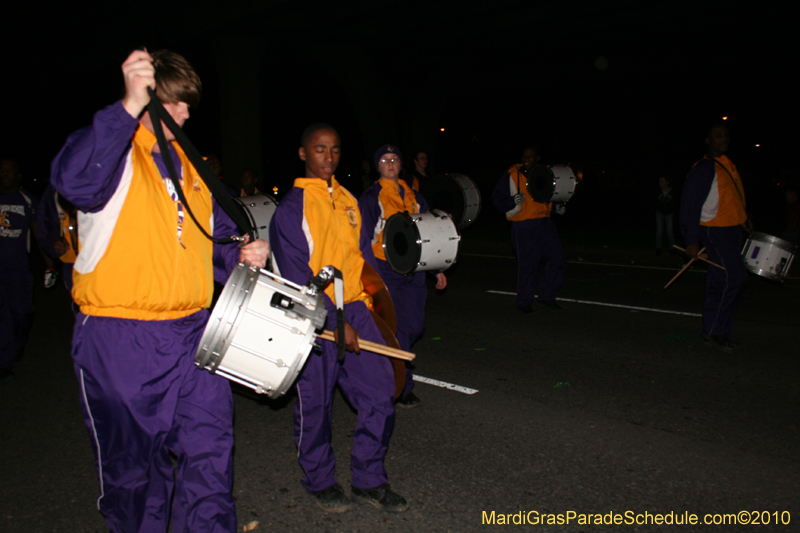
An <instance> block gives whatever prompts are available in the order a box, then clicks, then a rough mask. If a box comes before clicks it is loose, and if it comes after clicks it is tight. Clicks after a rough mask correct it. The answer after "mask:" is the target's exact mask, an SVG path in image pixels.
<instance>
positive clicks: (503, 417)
mask: <svg viewBox="0 0 800 533" xmlns="http://www.w3.org/2000/svg"><path fill="white" fill-rule="evenodd" d="M476 226H477V227H476V228H467V229H466V230H465V231H464V232H463V240H462V249H461V254H460V256H459V260H458V263H457V264H456V266H455V267H453V268H452V269H451V270H449V271H448V272H447V274H448V276H449V286H448V288H447V289H446V291H444V292H443V293H441V294H437V293H435V291H431V292H430V295H429V301H428V312H427V322H426V324H427V326H426V330H425V334H424V336H423V338H422V339H421V340H420V341H419V342H418V343H417V344H416V345H415V347H414V351H415V353H416V354H417V362H416V373H417V374H418V375H420V376H424V377H427V378H431V379H435V380H439V381H442V382H446V383H450V384H453V385H457V386H460V387H462V388H468V389H474V390H477V392H475V393H473V394H467V393H465V392H461V391H458V390H453V389H451V388H446V387H438V386H433V385H429V384H425V383H418V384H417V386H416V389H415V391H416V393H417V395H418V396H419V397H420V398H421V399H422V403H421V405H419V406H418V407H417V408H415V409H409V410H400V409H399V410H398V412H397V419H396V426H395V431H394V435H393V437H392V441H391V446H390V449H389V454H388V457H387V460H386V467H387V470H388V472H389V478H390V481H391V483H392V487H393V488H394V490H396V491H397V492H398V493H400V494H402V495H404V496H405V497H406V498H407V499H408V500H409V501H410V504H411V507H410V509H409V510H408V511H407V512H405V513H403V514H399V515H395V514H388V513H383V512H380V511H378V510H377V509H374V508H372V507H368V506H361V507H356V508H355V509H353V510H351V511H350V512H348V513H345V514H342V515H329V514H325V513H324V512H322V511H321V510H320V509H319V508H318V507H317V506H316V504H315V503H314V501H313V500H312V499H311V498H310V497H309V496H308V495H307V494H305V493H304V490H303V489H302V487H301V485H300V483H299V480H300V478H301V477H302V472H301V470H300V467H299V466H298V464H297V457H296V449H295V446H294V442H293V438H292V411H293V407H294V404H295V397H294V396H293V395H292V394H289V395H287V396H286V397H284V398H281V399H279V400H270V399H267V398H265V397H263V396H259V395H256V394H255V393H253V392H251V391H249V390H246V389H243V388H240V387H238V386H236V387H234V391H235V395H234V397H235V406H236V415H235V416H236V419H235V427H236V453H235V487H234V491H235V496H236V499H237V509H238V518H239V530H240V531H241V529H242V527H243V526H245V525H247V524H252V523H253V522H257V523H258V524H257V526H256V529H254V531H365V532H366V531H370V532H372V531H443V532H444V531H453V532H459V531H480V530H485V529H496V528H497V527H498V526H497V525H494V526H492V525H490V524H491V523H494V524H501V523H503V522H504V521H507V522H510V525H508V526H506V527H508V528H513V529H518V528H522V530H525V531H542V532H546V531H559V532H560V531H569V532H596V531H671V530H684V531H720V532H722V531H787V532H788V531H798V530H800V528H799V526H798V524H800V505H799V504H798V500H799V498H798V495H800V461H799V460H798V456H800V453H798V452H800V438H799V437H800V431H798V405H799V402H798V400H800V395H799V394H798V392H800V379H798V378H800V375H799V374H800V372H799V370H800V364H799V363H798V356H797V354H798V347H797V337H798V331H800V312H799V309H800V307H799V306H798V303H799V302H800V292H799V291H798V289H800V281H799V280H798V279H797V277H793V278H791V279H789V280H787V281H786V282H785V283H784V284H777V283H774V282H770V281H767V280H765V279H763V278H758V277H756V276H753V275H751V276H750V277H749V279H748V285H747V288H746V292H745V294H744V298H743V301H742V304H741V308H740V312H739V314H738V317H737V324H736V334H735V340H736V341H738V342H740V343H741V345H742V346H741V348H740V349H739V350H738V351H736V352H734V353H732V354H726V353H722V352H720V351H716V350H714V349H713V348H711V347H708V346H706V345H704V343H703V342H702V340H701V339H700V338H699V332H700V318H699V317H698V316H697V315H698V314H699V313H700V312H701V307H702V301H703V287H704V278H705V276H704V271H705V270H704V267H702V266H701V267H697V268H693V269H692V270H690V271H688V272H687V273H685V274H684V275H683V276H682V277H681V278H679V279H678V281H676V283H675V285H674V286H673V287H670V288H669V289H668V290H667V291H663V290H662V287H663V286H664V284H665V283H666V282H667V281H668V280H669V279H670V278H671V277H672V276H673V275H674V274H675V273H676V272H677V270H678V268H679V267H680V264H681V260H680V258H678V257H676V256H671V255H667V256H662V257H655V256H654V255H653V250H652V248H651V247H649V246H644V245H643V244H642V245H637V244H636V243H637V242H640V243H641V242H642V240H641V239H638V237H636V236H634V237H632V238H630V239H627V238H610V237H609V239H608V243H607V244H604V238H603V237H604V236H603V235H602V234H600V233H597V232H596V233H593V234H591V235H588V236H587V234H586V233H581V234H579V233H578V232H574V231H570V230H569V228H567V229H566V230H564V231H563V232H562V240H563V241H564V244H565V249H566V250H567V254H568V258H569V263H568V267H567V280H566V282H565V283H564V286H563V289H562V291H561V292H560V295H559V296H560V297H561V298H562V300H561V305H562V307H563V308H564V310H563V311H562V312H559V313H553V312H551V311H549V310H546V309H540V308H537V309H535V311H534V313H532V314H530V315H524V314H520V313H518V312H516V310H515V309H514V296H513V295H512V294H513V293H514V291H515V285H516V274H515V267H516V263H515V260H514V258H513V254H512V252H511V248H510V245H509V243H508V231H507V227H506V226H503V225H501V224H500V223H497V224H494V223H491V224H485V225H483V226H480V225H477V224H476ZM626 242H627V244H626ZM631 242H632V243H633V244H630V243H631ZM647 242H649V240H648V241H647ZM795 271H796V272H797V267H796V268H795ZM120 282H121V283H122V282H124V280H120ZM508 293H512V294H508ZM601 304H613V305H614V306H615V307H611V306H608V305H601ZM36 310H37V315H36V322H35V325H34V329H33V332H32V335H31V338H30V341H29V343H28V346H27V350H26V353H25V356H24V358H23V359H22V360H21V361H20V362H19V364H18V365H17V367H16V369H15V371H16V376H15V377H14V378H10V379H6V380H4V381H2V382H0V401H2V405H3V409H2V414H0V427H1V428H2V439H0V443H2V446H3V461H2V463H0V473H1V475H2V484H0V509H1V510H2V515H0V530H2V531H8V532H32V531H33V532H50V531H54V532H84V531H86V532H94V531H105V530H106V527H105V522H104V520H103V518H102V517H101V515H100V514H99V513H98V511H97V510H96V503H95V502H96V498H97V495H98V486H97V480H96V473H95V467H94V459H93V456H92V453H91V448H90V445H89V438H88V434H87V431H86V428H85V427H84V425H83V422H82V418H81V414H80V407H79V403H78V384H77V381H76V379H75V376H74V374H73V369H72V364H71V360H70V357H69V346H70V334H71V333H70V332H71V327H72V314H71V311H70V308H69V301H68V298H67V295H66V292H65V291H64V290H63V287H59V290H57V291H54V292H45V291H44V290H40V288H39V287H37V292H36ZM349 357H357V356H356V355H349ZM198 371H200V370H198ZM467 392H469V391H467ZM354 424H355V413H354V412H353V411H352V409H351V408H350V407H349V406H348V405H347V403H346V402H345V401H344V400H343V399H342V398H341V395H338V394H337V398H336V403H335V405H334V435H333V444H334V448H335V450H336V453H337V458H338V468H337V473H338V476H339V480H340V482H341V484H342V485H343V486H345V487H349V484H350V479H351V477H350V470H349V465H348V463H349V461H348V457H349V454H350V452H351V450H352V434H353V428H354ZM742 511H744V512H745V513H740V512H742ZM670 513H671V514H670ZM737 513H738V515H737ZM726 514H727V515H737V519H747V520H749V521H750V522H755V521H759V522H762V523H763V522H766V521H769V523H768V524H767V525H752V524H751V525H747V526H744V525H730V523H728V524H720V525H708V526H704V525H695V526H687V525H675V524H674V523H673V524H672V525H668V524H662V525H658V524H654V523H653V521H654V520H656V515H666V517H667V520H668V521H672V522H676V521H677V522H680V521H682V520H687V519H691V517H692V515H694V516H696V517H697V520H699V521H701V522H702V521H703V520H704V519H705V518H706V515H709V517H708V519H709V520H712V521H713V520H717V521H721V520H727V521H730V520H731V516H728V517H724V516H722V515H726ZM544 515H556V516H555V517H551V518H549V520H551V521H555V522H556V523H551V524H548V523H544V524H541V523H538V524H537V523H536V521H537V520H544V521H545V522H547V521H548V517H544ZM715 515H716V516H715ZM648 516H649V518H648ZM543 517H544V518H543ZM581 517H583V519H584V521H585V520H587V519H588V520H590V521H591V522H592V523H590V524H585V523H580V521H581ZM615 517H617V520H621V521H622V522H623V523H621V524H613V523H612V524H609V523H608V521H609V520H613V519H614V518H615ZM519 520H524V523H525V525H515V524H516V523H518V521H519ZM567 520H568V523H558V522H559V521H560V522H566V521H567ZM597 520H599V521H600V522H606V523H599V524H598V523H595V522H596V521H597ZM637 521H638V522H640V523H639V524H637V523H636V522H637ZM643 521H647V523H641V522H643ZM776 521H777V522H779V524H778V525H776ZM787 521H788V522H789V523H788V525H787V524H786V522H787ZM626 522H633V523H626ZM780 522H783V523H780ZM252 525H255V524H252Z"/></svg>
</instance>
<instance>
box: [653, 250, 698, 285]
mask: <svg viewBox="0 0 800 533" xmlns="http://www.w3.org/2000/svg"><path fill="white" fill-rule="evenodd" d="M673 246H675V245H674V244H673ZM676 248H677V246H676ZM705 250H706V247H705V246H703V249H702V250H700V251H699V252H697V255H698V256H699V255H700V254H702V253H703V252H704V251H705ZM685 251H686V250H684V252H685ZM696 260H697V257H692V259H691V260H690V261H689V262H688V263H686V264H685V265H683V268H682V269H681V271H680V272H678V273H677V274H675V276H674V277H673V278H672V279H671V280H669V283H667V284H666V285H664V289H663V290H666V288H667V287H669V286H670V285H672V282H673V281H675V280H676V279H678V277H679V276H680V275H681V274H683V273H684V272H686V269H688V268H689V267H690V266H692V263H694V262H695V261H696Z"/></svg>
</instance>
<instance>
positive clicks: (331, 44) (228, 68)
mask: <svg viewBox="0 0 800 533" xmlns="http://www.w3.org/2000/svg"><path fill="white" fill-rule="evenodd" d="M789 5H790V4H789V3H787V2H768V1H760V2H750V1H728V2H716V1H706V2H702V1H693V2H683V1H669V2H666V1H649V2H639V1H622V0H620V1H602V2H599V1H594V2H592V1H580V0H572V1H562V2H558V3H555V2H518V1H502V0H500V1H493V2H474V3H465V2H454V1H450V0H440V1H427V2H413V1H360V0H356V1H349V2H315V1H309V2H291V1H271V2H270V1H259V2H255V1H245V0H233V1H229V2H225V3H224V4H223V3H219V4H218V3H216V2H203V1H199V2H192V3H185V4H184V3H176V2H169V3H159V4H152V3H147V2H145V3H144V4H141V3H140V4H137V5H136V10H135V11H133V10H132V9H131V7H111V6H109V5H104V6H103V7H91V8H89V7H82V6H80V5H78V4H73V3H69V4H67V3H63V4H60V5H56V6H54V7H48V8H47V9H45V8H44V7H43V6H40V5H33V4H31V5H30V6H21V7H22V9H21V11H20V13H21V14H20V15H18V16H16V17H11V16H9V17H5V26H6V28H5V31H4V32H3V34H2V45H3V56H4V60H3V65H4V67H3V71H4V76H3V77H4V79H3V83H2V101H3V103H4V111H3V120H2V123H3V128H2V134H1V136H0V156H2V157H11V158H16V159H19V160H20V161H21V163H22V165H23V169H24V174H25V178H26V182H25V186H26V187H27V188H28V189H31V190H32V191H33V192H35V193H40V192H41V191H42V190H43V188H44V185H45V183H46V180H47V179H48V174H49V164H50V162H51V160H52V158H53V157H54V156H55V154H56V153H57V151H58V149H59V148H60V146H61V145H62V144H63V142H64V140H65V138H66V137H67V135H68V134H69V133H70V132H72V131H74V130H75V129H78V128H80V127H82V126H85V125H87V124H88V123H89V122H90V120H91V117H92V115H93V113H94V112H96V111H97V110H98V109H100V108H102V107H103V106H105V105H108V104H110V103H112V102H114V101H115V100H116V99H117V98H119V97H120V94H121V93H120V91H121V89H122V83H121V81H122V78H121V71H120V65H121V64H122V62H123V60H124V59H125V57H126V56H127V54H128V53H129V52H130V51H131V50H132V49H134V48H136V47H141V46H147V47H148V49H151V50H153V49H157V48H170V49H173V50H175V51H178V52H179V53H182V54H183V55H185V56H186V57H187V58H188V59H189V60H190V62H192V63H193V65H194V66H195V68H196V69H197V70H198V72H199V74H200V76H201V78H202V79H203V83H204V95H203V101H202V103H201V105H200V107H199V108H198V109H197V110H194V111H193V115H192V118H191V119H190V121H189V122H188V123H187V125H186V131H187V132H188V134H189V136H190V137H191V138H192V140H193V142H194V143H195V144H196V145H197V147H198V148H199V149H200V150H201V152H203V153H212V152H214V153H218V154H220V155H221V157H222V161H223V166H224V168H225V174H224V175H225V180H226V181H227V182H229V183H230V184H231V185H233V186H238V179H239V175H240V173H241V170H242V169H243V168H244V167H247V166H253V167H255V168H257V169H258V170H259V172H260V174H261V181H262V183H261V185H262V187H266V188H272V187H273V186H277V187H279V189H280V192H281V193H282V192H284V191H285V190H286V189H287V188H288V187H289V186H290V185H291V181H292V179H293V178H294V177H296V176H297V175H299V174H300V172H301V171H302V167H301V166H300V162H299V160H298V159H297V156H296V149H297V145H298V138H299V135H300V132H301V131H302V129H303V128H304V127H305V126H306V125H307V124H309V123H311V122H315V121H327V122H330V123H331V124H333V125H334V126H335V127H336V128H337V129H338V130H339V132H340V134H341V137H342V140H343V146H344V151H343V156H342V162H341V164H340V168H339V173H338V177H339V179H340V181H342V182H343V183H344V184H345V185H347V186H348V187H349V188H351V189H352V190H354V191H356V192H357V191H358V190H359V188H360V182H359V177H360V174H361V171H360V162H361V158H363V157H368V158H369V159H370V160H371V159H372V157H371V155H372V153H373V152H374V150H375V149H376V148H377V146H379V145H381V144H384V143H386V142H392V143H396V144H398V145H399V146H400V147H401V149H402V150H403V151H404V152H405V153H406V154H407V158H406V159H407V161H406V163H407V164H410V159H411V157H410V155H411V154H412V153H413V152H414V150H418V149H424V150H427V151H428V152H429V155H430V156H431V158H432V163H431V167H432V168H433V170H434V171H436V172H438V173H445V172H459V173H463V174H467V175H469V176H471V177H472V178H473V179H474V180H475V181H476V182H477V183H478V184H479V186H480V187H481V189H482V191H483V192H484V194H485V195H488V194H489V192H490V191H491V188H492V187H493V185H494V183H495V182H496V180H497V179H498V178H499V177H500V175H501V174H502V173H503V172H504V171H505V169H506V168H507V167H508V166H509V165H510V164H511V163H514V162H517V161H518V160H519V155H520V152H521V148H522V146H523V145H524V144H526V143H531V142H533V143H536V144H538V145H539V146H540V147H541V150H542V152H543V156H544V157H543V162H544V163H564V162H569V163H572V164H573V165H575V167H576V168H577V169H580V170H582V172H583V178H584V179H583V183H582V184H581V188H580V189H579V191H578V193H579V194H576V196H575V198H576V200H577V199H578V198H580V197H581V196H583V199H582V200H581V201H576V202H575V204H578V205H580V204H581V203H583V204H584V205H583V206H582V207H581V209H580V212H581V213H583V214H584V215H585V216H587V217H595V216H596V214H597V213H598V212H600V210H603V209H605V210H608V209H609V206H613V209H612V211H613V212H615V213H618V215H619V217H620V220H622V219H623V218H629V217H630V214H631V212H633V213H636V214H637V215H639V214H641V215H642V216H644V214H645V212H646V211H648V210H652V201H651V198H652V197H653V193H654V190H655V183H656V179H657V177H658V176H659V175H666V176H667V177H669V178H670V179H671V180H672V181H673V183H674V184H675V185H676V186H677V187H680V183H681V182H682V180H683V177H684V176H685V174H686V172H687V171H688V169H689V168H690V167H691V165H692V163H693V162H694V161H696V160H697V159H698V158H700V157H701V156H702V154H703V153H704V148H705V147H704V143H703V139H704V135H705V131H706V129H707V127H708V126H709V125H710V124H711V123H712V122H714V121H717V120H719V119H720V118H721V117H722V116H728V117H730V118H729V119H728V123H729V124H730V129H731V133H732V145H731V150H730V157H731V159H732V160H733V161H734V162H735V163H736V164H737V166H738V167H739V169H740V173H741V174H742V175H743V177H744V179H745V182H746V189H747V194H748V204H749V208H750V210H751V211H752V212H753V215H754V219H755V221H756V225H757V228H758V229H761V230H762V231H767V232H770V231H771V232H772V233H778V232H779V231H780V225H781V223H782V220H781V219H782V209H783V196H782V191H783V189H784V188H785V187H786V186H787V183H794V184H795V186H796V183H797V172H796V169H795V167H794V162H793V158H792V154H793V148H794V144H795V143H796V133H795V131H794V127H793V123H794V118H795V116H796V109H797V106H796V104H795V102H794V98H793V93H794V92H795V91H794V89H795V84H794V76H793V73H794V72H795V71H796V65H797V55H798V54H797V50H798V44H800V43H798V39H797V37H796V34H795V33H793V28H792V27H791V22H792V21H793V17H792V16H791V13H790V9H789ZM245 86H247V87H245ZM248 91H249V92H248ZM242 95H251V96H252V97H243V96H242ZM440 128H445V131H444V132H442V131H440ZM756 144H760V147H756V146H755V145H756ZM34 180H35V181H34ZM484 201H486V196H484ZM574 211H575V209H573V212H574ZM576 216H580V215H576ZM612 218H613V217H612Z"/></svg>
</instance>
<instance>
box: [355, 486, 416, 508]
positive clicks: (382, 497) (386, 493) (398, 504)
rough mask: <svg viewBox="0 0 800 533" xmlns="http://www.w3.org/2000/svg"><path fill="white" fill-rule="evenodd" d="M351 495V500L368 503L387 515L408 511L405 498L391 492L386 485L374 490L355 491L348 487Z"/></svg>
mask: <svg viewBox="0 0 800 533" xmlns="http://www.w3.org/2000/svg"><path fill="white" fill-rule="evenodd" d="M350 488H351V489H352V493H353V499H354V500H355V501H357V502H359V503H368V504H370V505H372V506H373V507H377V508H378V509H380V510H381V511H387V512H389V513H402V512H403V511H405V510H406V509H408V502H407V501H406V499H405V498H403V497H402V496H400V495H399V494H397V493H396V492H392V489H391V488H389V484H388V483H384V484H383V485H381V486H379V487H375V488H374V489H357V488H355V487H350Z"/></svg>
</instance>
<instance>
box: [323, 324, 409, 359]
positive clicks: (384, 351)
mask: <svg viewBox="0 0 800 533" xmlns="http://www.w3.org/2000/svg"><path fill="white" fill-rule="evenodd" d="M317 338H318V339H322V340H325V341H333V342H336V340H335V338H334V336H333V332H332V331H330V330H327V329H326V330H325V331H323V332H322V333H320V334H319V335H317ZM358 345H359V346H360V347H361V348H363V349H365V350H369V351H370V352H375V353H379V354H381V355H386V356H388V357H394V358H395V359H402V360H404V361H413V360H414V359H415V358H416V357H417V356H416V355H414V354H413V353H411V352H404V351H403V350H398V349H397V348H392V347H390V346H384V345H383V344H378V343H375V342H370V341H365V340H364V339H358Z"/></svg>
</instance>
